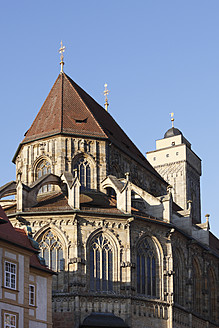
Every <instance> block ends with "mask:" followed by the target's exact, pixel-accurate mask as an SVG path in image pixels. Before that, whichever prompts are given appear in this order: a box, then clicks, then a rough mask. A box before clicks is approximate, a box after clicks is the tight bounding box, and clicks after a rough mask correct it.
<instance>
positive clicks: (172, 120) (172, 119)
mask: <svg viewBox="0 0 219 328" xmlns="http://www.w3.org/2000/svg"><path fill="white" fill-rule="evenodd" d="M170 115H171V122H172V128H174V117H173V115H174V113H170Z"/></svg>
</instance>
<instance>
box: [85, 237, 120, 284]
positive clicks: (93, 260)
mask: <svg viewBox="0 0 219 328" xmlns="http://www.w3.org/2000/svg"><path fill="white" fill-rule="evenodd" d="M113 255H114V254H113V247H112V245H111V243H110V241H109V239H108V238H107V237H106V236H105V235H104V234H103V233H101V234H99V235H97V236H96V237H95V238H94V239H93V241H92V243H91V245H90V289H91V290H92V291H112V290H113Z"/></svg>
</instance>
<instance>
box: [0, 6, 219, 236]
mask: <svg viewBox="0 0 219 328" xmlns="http://www.w3.org/2000/svg"><path fill="white" fill-rule="evenodd" d="M218 14H219V1H218V0H211V1H202V0H193V1H191V0H183V1H176V0H172V1H170V0H165V1H164V0H157V1H156V0H154V1H152V0H137V1H129V0H126V1H123V0H111V1H108V2H106V1H102V0H92V1H90V0H86V1H85V0H81V1H75V0H71V1H69V0H66V1H65V0H63V1H62V2H60V1H55V0H53V1H51V0H47V1H41V0H38V1H22V0H21V1H7V2H2V3H1V10H0V29H1V46H0V48H1V52H0V56H1V78H0V90H1V97H0V108H1V138H0V149H1V154H2V156H1V162H0V169H1V170H0V172H1V175H0V185H3V184H4V183H6V182H8V181H10V180H13V179H15V167H14V164H12V163H11V160H12V158H13V156H14V154H15V152H16V149H17V147H18V145H19V142H20V141H21V140H22V139H23V134H24V133H25V132H26V131H27V130H28V128H29V127H30V125H31V123H32V121H33V119H34V118H35V116H36V114H37V112H38V111H39V109H40V107H41V106H42V104H43V101H44V100H45V98H46V96H47V95H48V93H49V91H50V89H51V87H52V85H53V83H54V81H55V79H56V78H57V76H58V74H59V70H60V67H59V66H60V65H59V54H58V48H59V47H60V41H61V40H63V43H64V45H65V46H66V52H65V58H64V61H65V66H64V70H65V72H66V73H67V74H68V75H69V76H70V77H71V78H72V79H73V80H74V81H75V82H76V83H78V84H79V85H80V86H81V87H82V88H83V89H85V90H86V91H87V92H88V93H89V94H90V95H91V96H92V97H93V98H94V99H96V100H97V101H98V102H99V103H100V104H104V97H103V90H104V83H105V82H107V83H108V89H109V90H110V94H109V103H110V107H109V111H110V113H111V115H112V116H113V117H114V118H115V119H116V120H117V122H118V123H119V124H120V125H121V126H122V128H123V129H124V130H125V132H126V133H127V134H128V135H129V137H130V138H131V139H132V140H133V141H134V142H135V144H136V145H137V146H138V147H139V149H140V150H141V151H142V153H143V154H145V153H146V152H147V151H150V150H153V149H155V140H156V139H161V138H162V137H163V135H164V133H165V131H166V130H167V129H168V128H170V126H171V122H170V115H169V113H170V112H174V113H175V126H176V127H177V128H179V129H180V130H181V131H182V132H183V134H184V136H185V137H186V138H187V139H188V140H189V141H190V142H191V143H192V149H193V150H194V151H195V152H196V153H197V155H198V156H199V157H200V158H201V159H202V168H203V176H202V178H201V188H202V189H201V194H202V213H203V214H202V221H204V220H205V219H204V215H205V214H206V213H210V214H211V216H210V224H211V230H212V231H213V232H214V233H215V234H216V235H217V236H219V224H218V214H217V192H218V189H217V186H218V184H219V177H218V168H217V167H218V163H219V154H218V130H219V124H218V110H219V20H218Z"/></svg>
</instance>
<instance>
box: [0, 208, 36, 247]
mask: <svg viewBox="0 0 219 328" xmlns="http://www.w3.org/2000/svg"><path fill="white" fill-rule="evenodd" d="M0 218H1V219H3V220H5V221H7V223H5V224H1V226H0V239H4V240H6V241H8V242H11V243H13V244H16V245H18V246H21V247H25V248H28V249H29V250H32V251H34V252H36V249H35V248H33V247H32V246H31V244H30V242H29V240H28V238H27V236H26V238H23V236H21V234H20V233H19V232H18V231H17V229H15V228H13V226H12V224H11V222H10V221H9V219H8V217H7V216H6V214H5V212H4V211H3V209H2V207H1V206H0Z"/></svg>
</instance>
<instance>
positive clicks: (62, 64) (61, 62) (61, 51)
mask: <svg viewBox="0 0 219 328" xmlns="http://www.w3.org/2000/svg"><path fill="white" fill-rule="evenodd" d="M64 51H65V46H63V44H62V41H61V48H60V49H59V53H60V54H61V56H60V59H61V61H60V65H61V71H60V72H61V73H63V66H64V62H63V58H64V55H63V52H64Z"/></svg>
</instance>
